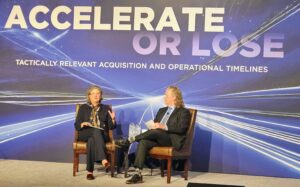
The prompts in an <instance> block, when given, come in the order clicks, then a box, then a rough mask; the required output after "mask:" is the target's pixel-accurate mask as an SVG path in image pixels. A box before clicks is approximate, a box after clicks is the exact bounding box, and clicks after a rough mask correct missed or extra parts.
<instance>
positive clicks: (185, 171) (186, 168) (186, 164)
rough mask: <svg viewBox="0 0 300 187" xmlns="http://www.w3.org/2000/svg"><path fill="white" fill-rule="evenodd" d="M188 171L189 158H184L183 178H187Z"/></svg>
mask: <svg viewBox="0 0 300 187" xmlns="http://www.w3.org/2000/svg"><path fill="white" fill-rule="evenodd" d="M188 172H189V159H186V160H185V161H184V174H183V176H184V180H187V179H188Z"/></svg>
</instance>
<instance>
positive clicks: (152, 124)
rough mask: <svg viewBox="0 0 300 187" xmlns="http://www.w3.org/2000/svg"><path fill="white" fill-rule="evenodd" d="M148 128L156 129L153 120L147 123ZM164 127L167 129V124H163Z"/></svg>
mask: <svg viewBox="0 0 300 187" xmlns="http://www.w3.org/2000/svg"><path fill="white" fill-rule="evenodd" d="M145 124H146V126H147V128H148V129H155V125H154V121H153V120H149V121H147V122H146V123H145ZM161 125H164V129H166V125H165V124H161Z"/></svg>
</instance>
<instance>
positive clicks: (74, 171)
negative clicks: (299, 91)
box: [73, 151, 79, 176]
mask: <svg viewBox="0 0 300 187" xmlns="http://www.w3.org/2000/svg"><path fill="white" fill-rule="evenodd" d="M78 157H79V155H78V154H77V153H75V151H74V158H73V176H75V175H76V172H78V165H79V158H78Z"/></svg>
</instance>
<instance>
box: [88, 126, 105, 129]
mask: <svg viewBox="0 0 300 187" xmlns="http://www.w3.org/2000/svg"><path fill="white" fill-rule="evenodd" d="M87 126H88V127H92V128H95V129H100V130H104V129H103V128H101V127H95V126H93V125H87Z"/></svg>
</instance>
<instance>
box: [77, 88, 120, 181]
mask: <svg viewBox="0 0 300 187" xmlns="http://www.w3.org/2000/svg"><path fill="white" fill-rule="evenodd" d="M86 97H87V103H86V104H83V105H81V106H80V108H79V111H78V114H77V116H76V121H75V128H76V130H77V131H78V140H79V141H85V142H87V167H86V170H87V172H88V174H87V179H88V180H93V179H94V175H93V171H94V162H97V161H101V163H102V165H103V166H104V167H105V168H108V167H109V166H110V163H109V162H108V160H107V159H106V154H105V142H107V141H108V140H109V138H108V135H107V134H106V130H105V129H114V128H116V124H115V112H114V111H112V110H111V108H110V107H109V106H108V105H104V104H102V103H101V101H102V90H101V88H100V87H99V86H91V87H89V88H88V90H87V92H86Z"/></svg>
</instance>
